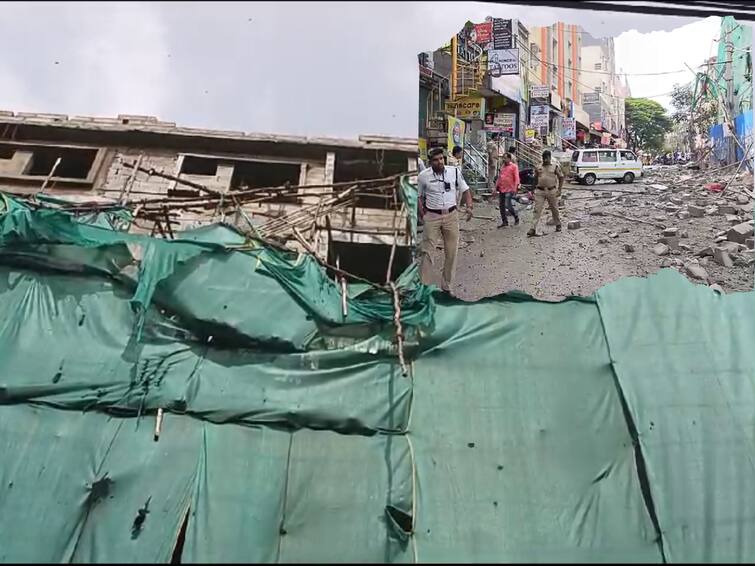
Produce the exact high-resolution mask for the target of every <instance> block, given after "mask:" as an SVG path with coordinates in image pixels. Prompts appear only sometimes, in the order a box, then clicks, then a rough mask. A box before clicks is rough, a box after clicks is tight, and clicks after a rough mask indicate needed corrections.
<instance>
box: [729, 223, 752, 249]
mask: <svg viewBox="0 0 755 566" xmlns="http://www.w3.org/2000/svg"><path fill="white" fill-rule="evenodd" d="M752 236H753V227H752V222H742V223H741V224H737V225H736V226H732V227H731V229H730V230H729V231H728V232H727V233H726V239H727V240H729V241H730V242H737V243H738V244H744V243H745V242H746V241H747V239H748V238H752Z"/></svg>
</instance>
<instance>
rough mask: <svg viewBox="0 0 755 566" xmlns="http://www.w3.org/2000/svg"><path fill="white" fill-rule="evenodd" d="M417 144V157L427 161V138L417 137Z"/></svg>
mask: <svg viewBox="0 0 755 566" xmlns="http://www.w3.org/2000/svg"><path fill="white" fill-rule="evenodd" d="M417 146H418V149H419V158H420V159H421V160H422V161H427V140H426V139H425V138H419V139H418V140H417Z"/></svg>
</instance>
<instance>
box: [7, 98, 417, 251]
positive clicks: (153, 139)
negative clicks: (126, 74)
mask: <svg viewBox="0 0 755 566" xmlns="http://www.w3.org/2000/svg"><path fill="white" fill-rule="evenodd" d="M124 121H126V122H127V123H124ZM223 134H225V135H223ZM208 136H211V138H210V137H208ZM82 140H83V141H82ZM124 141H125V143H124ZM250 144H253V147H254V149H251V147H252V146H250ZM246 146H249V147H250V149H249V150H247V151H244V150H243V149H240V148H242V147H246ZM26 148H30V149H28V151H27V149H26ZM83 151H86V152H89V154H88V155H89V157H90V158H91V156H92V155H96V159H94V161H93V162H92V164H91V165H89V167H88V169H89V171H88V173H87V172H86V171H85V169H86V167H85V166H83V169H82V170H81V171H76V175H78V177H76V178H70V179H62V178H59V175H58V174H56V175H55V176H53V177H51V178H50V179H49V181H50V182H49V184H48V185H47V186H46V189H45V192H47V193H49V194H53V195H56V196H61V197H64V198H68V199H71V200H75V201H81V200H87V201H97V200H100V201H102V202H103V203H104V202H113V201H117V200H118V199H120V198H121V196H122V195H123V194H124V191H128V192H129V198H130V200H131V201H132V202H133V201H139V200H151V199H154V198H164V197H167V196H170V194H171V191H172V190H175V189H180V190H183V191H192V187H190V186H187V185H185V184H183V183H180V182H179V181H177V180H175V179H167V178H164V177H161V176H159V175H157V174H155V173H164V174H167V175H169V176H173V177H178V178H179V179H181V180H186V181H190V182H194V183H198V184H201V185H203V186H206V187H207V188H209V189H212V190H214V191H217V192H221V193H226V194H227V193H229V192H231V188H232V186H235V187H236V188H243V186H242V187H239V186H238V185H239V183H240V182H241V180H242V178H243V179H251V180H252V181H253V182H255V183H257V184H256V185H254V186H261V187H279V186H283V185H284V184H285V183H289V184H290V185H291V186H292V187H297V186H298V189H297V191H298V196H296V195H295V196H288V197H283V198H280V199H278V198H277V197H276V199H268V200H265V201H264V202H249V203H245V204H244V206H243V210H244V212H245V213H246V215H247V217H249V218H251V219H252V221H253V223H254V224H257V225H264V223H265V222H266V221H268V220H270V219H272V218H275V217H276V216H280V215H290V214H292V213H296V212H297V211H300V210H301V209H302V208H303V207H307V206H314V207H315V208H316V207H317V205H318V203H319V202H320V200H321V195H328V194H333V193H334V192H340V191H343V190H344V188H346V187H344V186H340V187H336V188H334V187H332V186H329V185H332V184H333V183H334V182H337V180H338V179H337V178H336V177H337V176H338V175H339V166H340V177H341V181H346V182H348V181H351V180H354V179H362V180H367V179H375V178H379V177H385V176H388V175H392V174H395V173H398V172H403V171H409V170H414V169H416V140H413V143H412V140H401V141H399V142H398V143H397V141H394V139H393V138H388V137H381V136H371V137H368V136H362V138H360V139H359V140H358V141H357V140H343V143H340V140H328V139H319V138H314V139H312V142H311V143H309V142H307V141H303V140H302V139H301V138H293V137H285V136H265V135H257V134H244V133H243V132H225V133H223V132H220V131H212V130H205V131H202V133H198V134H197V135H193V133H192V132H191V131H190V130H189V129H179V128H176V127H175V125H174V124H170V123H165V122H159V121H158V120H157V119H156V118H155V119H151V118H150V117H133V116H132V117H123V116H121V117H119V119H105V118H96V119H95V118H85V117H82V118H76V119H75V120H72V119H69V118H68V117H66V116H57V115H19V114H13V113H9V112H4V113H3V114H0V190H3V191H6V192H8V193H11V194H34V193H37V192H38V191H39V190H40V188H41V185H42V181H45V179H46V176H47V173H46V172H45V174H43V175H40V174H39V172H38V171H37V172H36V173H35V175H32V176H30V175H29V174H27V173H25V171H26V169H27V166H28V164H29V162H30V161H31V160H33V157H32V156H33V155H34V156H35V157H36V158H38V160H39V162H42V158H43V157H44V159H45V160H46V161H45V162H44V163H49V162H50V160H51V159H54V156H56V155H63V158H62V159H63V163H65V162H66V159H68V158H66V157H65V155H68V154H71V152H73V153H75V154H76V155H80V153H81V152H83ZM35 152H38V153H35ZM65 152H68V154H66V153H65ZM76 152H78V153H76ZM71 159H72V160H74V161H75V159H74V158H71ZM192 159H193V160H194V161H193V163H194V165H193V167H192V168H188V169H187V168H185V165H186V164H187V162H189V160H192ZM137 163H138V164H139V166H140V167H141V168H142V169H144V170H146V171H144V170H141V171H136V172H135V170H134V168H133V167H128V166H127V164H130V165H132V166H133V165H135V164H137ZM197 163H202V164H205V165H207V164H208V163H209V166H207V167H205V166H198V165H197ZM85 165H86V164H85ZM42 167H44V166H42ZM38 168H39V167H38ZM276 168H277V169H276ZM68 169H69V170H70V167H69V168H68ZM272 170H274V171H277V172H275V173H271V171H272ZM187 171H189V172H187ZM249 171H252V172H251V173H250V172H249ZM236 173H238V175H239V176H238V177H236ZM271 175H272V177H271ZM276 175H277V177H276ZM282 177H286V180H285V183H284V182H283V181H282V180H281V178H282ZM270 178H274V179H277V180H275V181H270V180H268V179H270ZM232 181H233V183H234V184H235V185H232ZM260 183H261V184H260ZM323 185H327V186H323ZM247 186H248V185H247ZM310 187H311V188H310ZM197 194H201V193H197ZM368 200H369V199H368ZM359 202H361V203H363V204H360V205H359V206H356V205H349V206H348V207H346V208H342V209H340V210H338V211H335V212H334V213H333V214H332V215H331V225H332V226H331V228H332V232H331V233H327V232H326V230H325V229H324V228H323V227H322V226H319V227H318V229H317V230H316V235H317V238H316V241H317V244H316V246H317V248H318V249H319V250H320V252H321V254H323V256H326V255H327V253H328V244H327V242H328V238H329V237H331V236H332V240H333V241H338V242H344V243H354V244H380V245H388V246H390V245H392V244H393V242H394V241H395V242H396V244H397V245H398V246H410V245H412V244H413V242H412V241H411V237H410V232H409V230H408V228H409V225H408V221H407V211H406V210H402V211H398V210H397V209H394V208H393V207H391V206H390V205H386V202H387V201H385V200H382V201H379V202H378V201H377V200H376V199H374V198H373V200H372V201H371V203H368V201H367V200H364V199H362V200H360V201H359ZM376 202H377V204H376ZM381 203H382V204H381ZM192 208H193V209H194V210H182V209H180V208H173V209H172V210H171V214H172V215H174V216H173V219H174V220H175V221H176V224H175V225H174V226H173V230H174V231H175V230H180V229H187V228H194V227H197V226H199V225H202V224H207V223H211V222H216V221H218V220H221V219H223V220H225V221H226V222H230V223H234V224H237V225H238V226H239V228H241V229H242V230H248V229H249V226H248V222H247V221H246V219H245V218H243V215H242V214H240V213H236V212H233V211H231V210H230V209H229V212H228V216H227V217H225V218H221V217H220V216H218V214H216V213H215V211H216V209H217V207H216V205H215V204H214V203H205V204H204V205H201V204H200V205H197V206H193V207H192ZM312 216H313V217H314V216H315V214H314V213H313V214H312ZM320 220H321V221H320V222H318V224H324V219H320ZM142 222H144V219H142ZM151 225H152V224H149V225H145V224H141V225H137V226H135V227H134V230H135V231H145V230H146V231H149V229H150V227H151ZM394 230H395V231H396V232H397V236H396V237H395V238H394ZM307 231H309V229H307ZM276 235H278V234H277V233H276ZM282 237H284V238H285V237H289V238H290V237H292V234H290V233H288V232H284V233H283V234H282ZM297 246H298V244H293V247H294V248H297Z"/></svg>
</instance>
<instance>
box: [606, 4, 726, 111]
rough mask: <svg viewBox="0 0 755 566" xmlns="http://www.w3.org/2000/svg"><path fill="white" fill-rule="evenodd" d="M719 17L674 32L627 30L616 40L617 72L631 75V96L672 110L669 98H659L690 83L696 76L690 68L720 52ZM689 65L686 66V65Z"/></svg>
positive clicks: (691, 24)
mask: <svg viewBox="0 0 755 566" xmlns="http://www.w3.org/2000/svg"><path fill="white" fill-rule="evenodd" d="M720 25H721V19H720V18H715V17H711V18H706V19H698V20H696V21H693V22H692V23H689V24H687V25H684V26H680V27H678V28H676V29H674V30H672V31H663V30H660V31H652V32H647V33H640V32H639V31H637V30H632V31H626V32H624V33H622V34H620V35H619V36H618V37H617V38H616V40H615V41H614V46H615V49H616V65H617V70H618V68H619V67H621V68H622V69H623V70H624V72H626V73H627V74H628V75H629V76H628V77H627V78H628V80H629V86H630V88H631V89H632V96H637V97H643V96H647V97H652V99H653V100H655V101H656V102H660V103H661V104H663V105H664V106H666V107H669V105H670V102H671V97H670V96H656V95H659V94H664V93H669V92H671V90H672V89H673V88H674V85H675V84H685V83H688V82H690V81H691V80H692V79H693V78H694V75H693V74H692V72H691V71H690V70H689V69H687V67H686V65H689V66H690V67H692V68H693V69H695V68H697V67H698V66H699V65H700V64H701V63H703V62H704V61H705V60H706V59H707V58H708V57H710V56H711V55H715V54H716V53H717V52H718V43H716V42H715V41H714V40H716V39H718V36H719V27H720ZM685 64H686V65H685ZM696 70H700V69H699V68H698V69H696ZM667 71H681V72H679V73H673V74H664V75H633V76H632V73H665V72H667Z"/></svg>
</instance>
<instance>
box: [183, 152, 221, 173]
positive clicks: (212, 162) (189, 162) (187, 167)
mask: <svg viewBox="0 0 755 566" xmlns="http://www.w3.org/2000/svg"><path fill="white" fill-rule="evenodd" d="M181 174H183V175H206V176H208V177H214V176H215V175H217V174H218V160H217V159H211V158H207V157H195V156H193V155H185V156H184V159H183V164H182V165H181Z"/></svg>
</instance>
